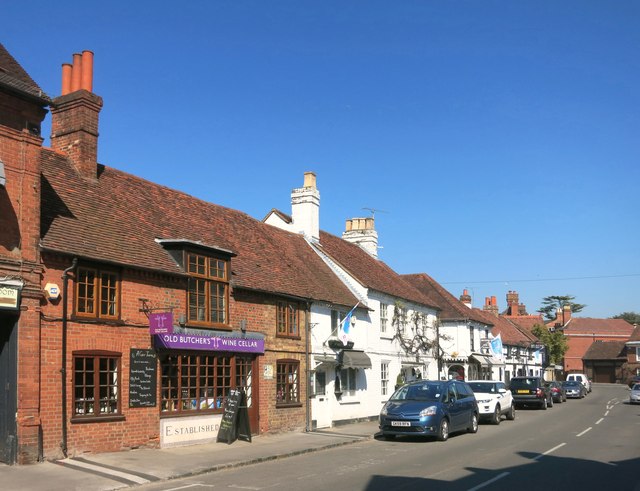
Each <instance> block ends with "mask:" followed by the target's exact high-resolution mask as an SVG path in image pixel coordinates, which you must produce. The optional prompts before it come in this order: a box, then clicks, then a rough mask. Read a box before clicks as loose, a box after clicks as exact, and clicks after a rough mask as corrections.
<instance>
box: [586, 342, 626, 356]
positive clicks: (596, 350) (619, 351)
mask: <svg viewBox="0 0 640 491" xmlns="http://www.w3.org/2000/svg"><path fill="white" fill-rule="evenodd" d="M624 343H625V342H624V341H596V342H594V343H591V346H589V349H587V351H586V353H585V354H584V355H583V356H582V359H583V360H614V359H620V360H626V358H627V354H626V350H625V344H624Z"/></svg>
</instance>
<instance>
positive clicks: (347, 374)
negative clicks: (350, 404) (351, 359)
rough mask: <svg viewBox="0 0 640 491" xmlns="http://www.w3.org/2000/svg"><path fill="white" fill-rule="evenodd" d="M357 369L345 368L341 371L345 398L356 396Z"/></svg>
mask: <svg viewBox="0 0 640 491" xmlns="http://www.w3.org/2000/svg"><path fill="white" fill-rule="evenodd" d="M357 373H358V372H357V370H356V369H355V368H343V369H342V370H340V381H341V384H342V394H343V395H345V396H355V395H356V374H357Z"/></svg>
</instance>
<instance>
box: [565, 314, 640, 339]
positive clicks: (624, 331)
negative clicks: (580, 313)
mask: <svg viewBox="0 0 640 491" xmlns="http://www.w3.org/2000/svg"><path fill="white" fill-rule="evenodd" d="M564 332H565V334H599V335H603V336H606V335H622V336H631V333H632V332H633V325H632V324H629V323H628V322H627V321H626V320H624V319H593V318H591V317H572V318H571V320H569V322H567V324H565V326H564Z"/></svg>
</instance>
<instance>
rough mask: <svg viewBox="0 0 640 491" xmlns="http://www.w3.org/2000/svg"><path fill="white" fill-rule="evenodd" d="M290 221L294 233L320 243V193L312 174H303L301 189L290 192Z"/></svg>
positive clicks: (314, 176)
mask: <svg viewBox="0 0 640 491" xmlns="http://www.w3.org/2000/svg"><path fill="white" fill-rule="evenodd" d="M291 220H292V222H293V224H292V226H293V231H294V232H297V233H301V234H304V235H305V236H306V237H307V238H308V239H309V240H311V241H314V242H319V241H320V192H319V191H318V188H316V175H315V173H313V172H305V173H304V185H303V187H301V188H297V189H294V190H293V191H291Z"/></svg>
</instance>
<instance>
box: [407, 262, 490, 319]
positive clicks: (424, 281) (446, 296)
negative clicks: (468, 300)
mask: <svg viewBox="0 0 640 491" xmlns="http://www.w3.org/2000/svg"><path fill="white" fill-rule="evenodd" d="M401 276H402V278H404V279H405V280H406V281H408V282H409V283H411V284H412V285H413V286H414V287H416V288H417V289H418V290H420V291H421V292H422V293H423V294H424V295H427V296H428V297H429V298H430V299H432V301H433V302H434V303H435V305H436V306H438V307H439V308H440V319H441V320H443V321H445V320H467V319H469V320H473V321H476V322H481V323H483V324H487V325H489V326H492V325H493V319H491V318H488V317H485V316H481V315H479V314H478V311H477V309H470V308H469V307H467V306H466V305H465V304H463V303H462V302H461V301H460V300H458V299H457V298H456V297H454V296H453V295H452V294H451V293H450V292H449V291H447V290H446V289H445V288H443V287H442V285H440V284H439V283H438V282H437V281H436V280H434V279H433V278H432V277H431V276H429V275H428V274H426V273H415V274H404V275H401Z"/></svg>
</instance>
